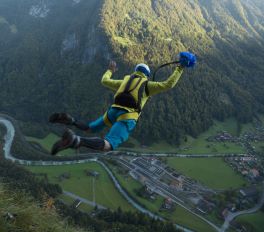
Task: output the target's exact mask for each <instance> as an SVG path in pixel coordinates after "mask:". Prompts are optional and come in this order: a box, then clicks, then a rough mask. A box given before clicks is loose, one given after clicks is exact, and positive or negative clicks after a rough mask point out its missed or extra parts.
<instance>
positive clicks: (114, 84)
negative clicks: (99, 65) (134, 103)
mask: <svg viewBox="0 0 264 232" xmlns="http://www.w3.org/2000/svg"><path fill="white" fill-rule="evenodd" d="M112 74H113V72H112V71H111V70H110V69H108V70H107V71H106V72H105V74H104V75H103V78H102V81H101V83H102V85H103V86H105V87H107V88H109V89H111V90H114V91H116V90H118V88H119V86H120V85H121V83H122V80H113V79H111V77H112Z"/></svg>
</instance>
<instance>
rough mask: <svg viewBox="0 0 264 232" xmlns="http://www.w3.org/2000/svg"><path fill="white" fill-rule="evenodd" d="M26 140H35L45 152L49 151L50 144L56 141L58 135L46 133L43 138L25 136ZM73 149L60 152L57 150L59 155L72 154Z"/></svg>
mask: <svg viewBox="0 0 264 232" xmlns="http://www.w3.org/2000/svg"><path fill="white" fill-rule="evenodd" d="M26 139H27V141H28V142H35V143H38V144H39V145H40V146H41V147H42V148H44V149H45V150H46V151H47V152H49V151H50V150H51V147H52V145H53V144H54V143H55V142H56V141H58V140H59V139H60V138H59V136H57V135H55V134H53V133H50V134H48V135H47V136H46V137H45V138H42V139H40V138H35V137H29V136H27V137H26ZM74 153H75V151H74V150H72V149H68V150H65V151H62V152H59V155H72V154H74Z"/></svg>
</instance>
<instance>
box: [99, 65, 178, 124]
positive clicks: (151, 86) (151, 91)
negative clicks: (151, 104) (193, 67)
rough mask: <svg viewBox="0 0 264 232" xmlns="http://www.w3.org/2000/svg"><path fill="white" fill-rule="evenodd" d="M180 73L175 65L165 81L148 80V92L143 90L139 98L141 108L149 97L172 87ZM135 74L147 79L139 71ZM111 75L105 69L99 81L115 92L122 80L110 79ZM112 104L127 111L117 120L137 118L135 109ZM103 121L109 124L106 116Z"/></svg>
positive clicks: (109, 71)
mask: <svg viewBox="0 0 264 232" xmlns="http://www.w3.org/2000/svg"><path fill="white" fill-rule="evenodd" d="M182 73H183V68H182V67H177V68H176V69H175V71H174V72H173V74H172V75H171V76H170V77H169V78H168V79H167V80H166V81H161V82H156V81H148V83H147V89H148V94H146V93H145V91H144V93H143V96H142V99H141V109H143V107H144V105H145V104H146V102H147V100H148V98H149V97H151V96H153V95H155V94H158V93H161V92H164V91H167V90H169V89H171V88H173V87H174V86H175V85H176V84H177V82H178V80H179V79H180V77H181V75H182ZM135 74H136V75H139V76H141V77H142V79H146V80H147V77H146V76H145V75H144V74H142V73H141V72H136V73H135ZM111 77H112V71H111V70H107V71H106V72H105V74H104V75H103V78H102V81H101V83H102V85H103V86H105V87H107V88H109V89H111V90H113V91H115V92H116V91H117V90H118V89H119V87H120V85H121V84H122V81H123V80H113V79H111ZM129 77H130V75H128V76H125V77H124V79H126V78H129ZM112 106H113V107H118V108H122V109H125V110H127V111H128V113H126V114H123V115H121V116H120V117H119V118H118V120H117V121H120V120H127V119H134V120H137V119H138V118H139V115H140V113H138V112H136V110H135V109H133V108H128V107H124V106H120V105H116V104H113V105H112ZM105 123H106V124H108V125H109V122H108V121H107V117H105Z"/></svg>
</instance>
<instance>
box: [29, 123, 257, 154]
mask: <svg viewBox="0 0 264 232" xmlns="http://www.w3.org/2000/svg"><path fill="white" fill-rule="evenodd" d="M252 128H253V126H252V124H251V123H248V124H244V125H241V130H240V131H239V129H238V125H237V121H236V120H235V119H234V118H230V119H227V120H226V121H224V122H219V121H215V122H214V125H213V126H211V127H210V128H209V130H207V131H206V132H204V133H202V134H200V135H199V136H198V137H197V138H195V139H194V138H192V137H191V136H187V141H183V142H182V144H181V145H180V146H173V145H170V144H168V143H167V142H166V141H160V142H158V143H153V144H152V145H150V146H145V147H142V146H141V145H140V143H139V142H138V141H137V140H136V139H135V138H133V137H130V138H129V140H128V141H127V142H126V143H125V144H123V145H122V146H121V147H120V148H119V150H130V151H135V152H166V153H182V154H230V153H236V154H238V153H244V152H245V150H244V148H243V147H242V146H240V145H239V144H235V143H230V142H226V143H221V142H208V141H206V139H207V138H208V137H209V136H212V135H216V134H217V133H219V132H220V131H227V132H229V133H230V134H232V135H238V134H239V133H241V132H244V131H246V130H250V129H252ZM58 139H59V137H58V136H57V135H55V134H49V135H48V136H46V137H45V138H42V139H39V138H34V137H27V140H28V141H33V142H36V143H38V144H40V145H41V146H42V147H43V148H44V149H45V150H47V151H50V149H51V146H52V144H53V143H54V142H56V141H57V140H58ZM73 153H74V151H73V150H66V151H63V152H61V153H60V154H62V155H69V154H73Z"/></svg>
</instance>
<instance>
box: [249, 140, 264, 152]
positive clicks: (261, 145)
mask: <svg viewBox="0 0 264 232" xmlns="http://www.w3.org/2000/svg"><path fill="white" fill-rule="evenodd" d="M251 144H252V146H253V147H254V148H255V150H256V151H257V152H260V153H262V154H264V142H253V143H251Z"/></svg>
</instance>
